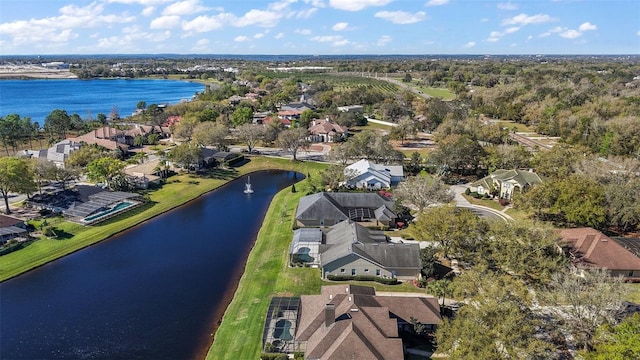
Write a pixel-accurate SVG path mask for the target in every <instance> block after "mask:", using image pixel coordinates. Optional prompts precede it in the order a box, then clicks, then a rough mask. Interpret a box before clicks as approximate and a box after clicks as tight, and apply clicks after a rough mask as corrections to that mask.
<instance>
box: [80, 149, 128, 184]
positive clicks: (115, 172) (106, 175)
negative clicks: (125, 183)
mask: <svg viewBox="0 0 640 360" xmlns="http://www.w3.org/2000/svg"><path fill="white" fill-rule="evenodd" d="M125 166H126V163H124V162H123V161H120V160H118V159H114V158H110V157H102V158H99V159H96V160H93V161H92V162H91V163H90V164H89V165H87V170H86V175H87V178H88V179H89V180H91V181H94V182H96V183H104V184H105V185H107V187H108V188H109V189H111V190H116V189H119V188H120V185H121V183H122V180H123V178H125V175H124V167H125Z"/></svg>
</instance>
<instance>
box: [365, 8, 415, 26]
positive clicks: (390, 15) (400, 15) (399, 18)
mask: <svg viewBox="0 0 640 360" xmlns="http://www.w3.org/2000/svg"><path fill="white" fill-rule="evenodd" d="M374 16H375V17H377V18H381V19H384V20H387V21H390V22H392V23H394V24H403V25H406V24H414V23H417V22H420V21H423V20H425V19H426V18H427V14H425V13H424V11H418V12H417V13H415V14H412V13H409V12H406V11H378V12H377V13H376V14H375V15H374Z"/></svg>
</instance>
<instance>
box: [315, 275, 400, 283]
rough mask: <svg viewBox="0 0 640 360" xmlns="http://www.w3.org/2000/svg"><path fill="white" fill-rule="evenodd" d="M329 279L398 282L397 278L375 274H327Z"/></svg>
mask: <svg viewBox="0 0 640 360" xmlns="http://www.w3.org/2000/svg"><path fill="white" fill-rule="evenodd" d="M327 279H328V280H333V281H349V280H356V281H375V282H378V283H381V284H385V285H395V284H397V283H398V279H396V278H381V277H377V276H373V275H327Z"/></svg>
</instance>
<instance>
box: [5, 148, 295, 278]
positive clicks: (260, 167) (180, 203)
mask: <svg viewBox="0 0 640 360" xmlns="http://www.w3.org/2000/svg"><path fill="white" fill-rule="evenodd" d="M252 162H256V163H258V162H259V163H262V164H256V167H255V168H251V169H247V171H241V170H240V169H239V168H238V173H237V174H235V175H233V177H232V178H230V179H225V180H222V181H221V182H219V183H214V184H210V186H203V189H201V190H200V191H197V192H196V193H195V194H194V196H191V197H187V198H186V199H185V201H179V200H178V202H176V203H175V204H171V205H169V207H167V208H166V209H163V210H160V212H158V213H150V214H148V216H143V217H142V218H141V219H140V220H139V221H135V222H133V223H131V224H126V225H125V226H124V227H122V228H119V229H117V230H115V231H110V232H107V234H106V235H104V236H97V237H96V238H95V239H91V240H89V241H87V243H86V244H82V245H80V246H79V247H77V248H72V249H71V250H68V251H66V250H63V251H62V252H61V253H60V254H57V255H55V256H53V257H52V258H50V259H46V260H44V261H43V262H35V263H34V264H33V265H28V266H27V267H25V269H23V270H19V271H17V272H16V273H15V274H9V275H7V276H6V277H3V276H2V275H0V284H1V283H3V282H5V281H7V280H10V279H13V278H15V277H17V276H20V275H22V274H25V273H28V272H29V271H32V270H35V269H38V268H40V267H42V266H44V265H46V264H49V263H51V262H53V261H56V260H58V259H61V258H63V257H65V256H67V255H70V254H73V253H76V252H78V251H80V250H83V249H86V248H88V247H89V246H92V245H95V244H97V243H100V242H102V241H106V240H109V239H111V238H113V237H114V236H116V235H118V234H121V233H123V232H126V231H128V230H130V229H132V228H134V227H136V226H138V225H141V224H144V223H146V222H147V221H149V220H151V219H153V218H156V217H158V216H161V215H163V214H165V213H167V212H169V211H171V210H174V209H176V208H178V207H180V206H183V205H186V204H188V203H190V202H192V201H194V200H196V199H198V198H200V197H202V196H204V195H206V194H208V193H210V192H212V191H214V190H216V189H218V188H220V187H222V186H224V185H226V184H228V183H230V182H231V181H234V180H236V179H238V178H240V177H242V176H244V175H247V174H251V173H254V172H257V171H263V170H285V171H291V170H294V169H291V168H287V167H286V166H283V167H272V166H269V163H268V162H267V161H264V162H263V161H256V159H255V158H254V159H252ZM185 175H186V176H188V175H190V174H185ZM204 180H206V179H204ZM167 185H170V184H165V185H164V186H165V187H166V186H167ZM211 185H212V187H211ZM161 190H162V189H160V190H158V191H161ZM149 210H150V209H148V210H145V211H149ZM124 214H126V213H124ZM124 214H123V215H124ZM119 216H122V215H119ZM125 220H127V218H124V219H120V220H118V223H121V222H123V221H125ZM90 229H99V228H97V227H85V228H83V230H90ZM36 243H37V241H36ZM22 250H28V248H25V249H21V251H22ZM12 254H18V255H19V254H20V251H17V252H13V253H9V254H6V255H3V256H2V257H0V260H2V259H3V258H5V259H6V257H7V256H10V255H12Z"/></svg>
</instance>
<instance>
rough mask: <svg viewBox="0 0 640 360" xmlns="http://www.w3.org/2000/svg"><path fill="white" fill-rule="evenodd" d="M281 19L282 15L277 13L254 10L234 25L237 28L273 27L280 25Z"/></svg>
mask: <svg viewBox="0 0 640 360" xmlns="http://www.w3.org/2000/svg"><path fill="white" fill-rule="evenodd" d="M281 17H282V15H281V14H279V13H277V12H273V11H264V10H256V9H252V10H249V11H248V12H247V13H246V14H244V15H243V16H242V17H240V18H238V19H237V20H236V21H235V22H234V24H233V25H234V26H237V27H245V26H251V25H256V26H261V27H273V26H276V25H277V24H278V21H280V18H281Z"/></svg>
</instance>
